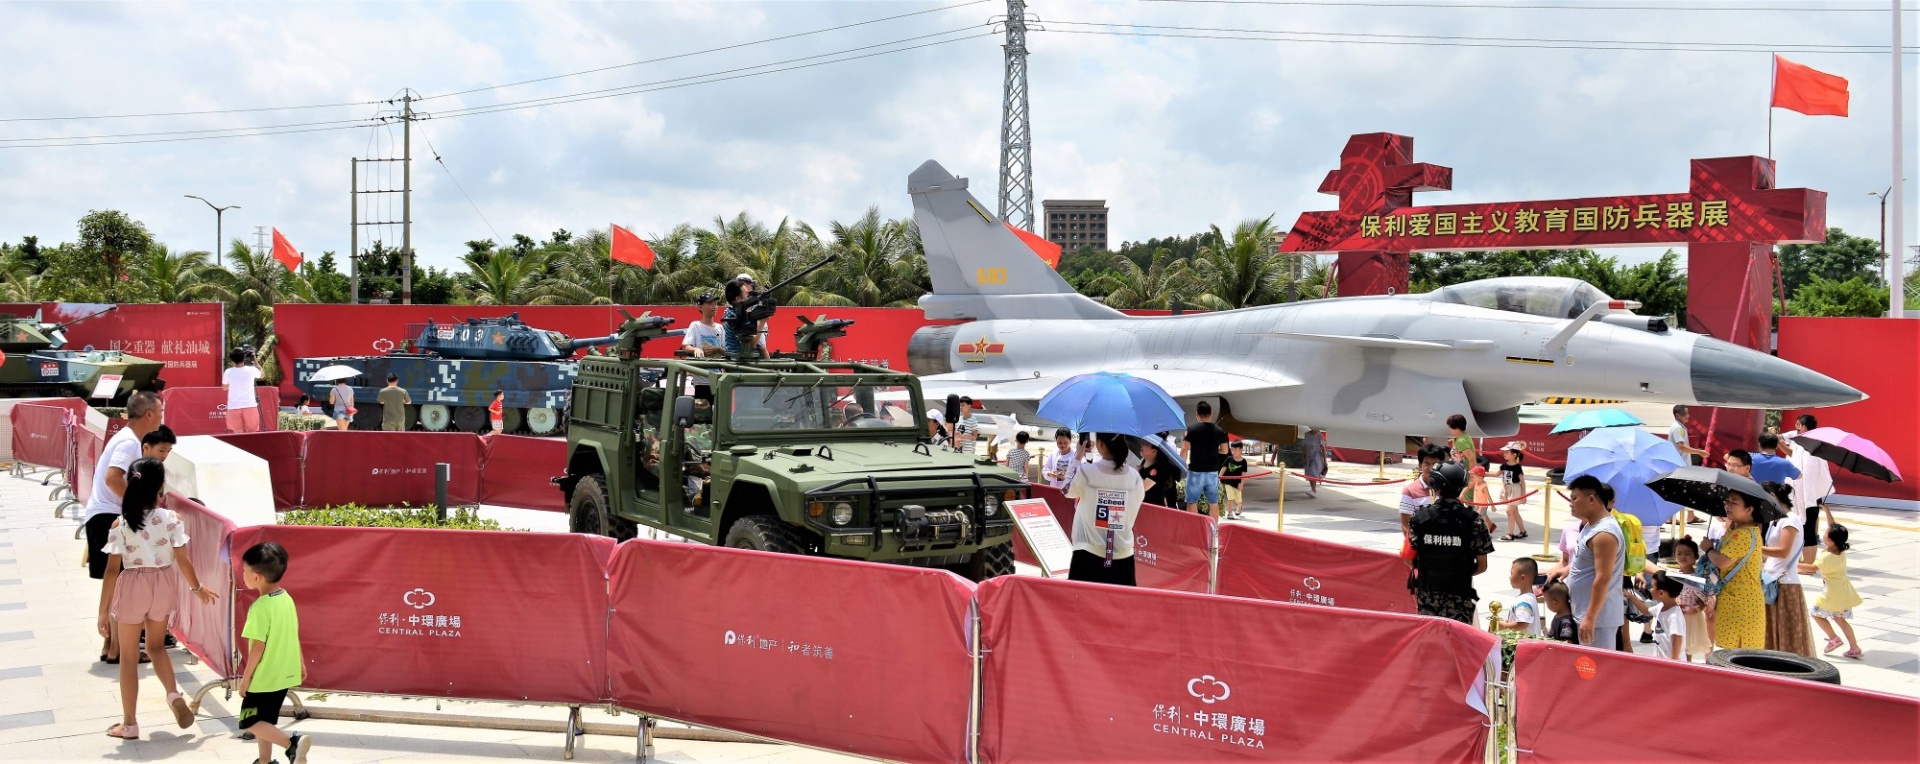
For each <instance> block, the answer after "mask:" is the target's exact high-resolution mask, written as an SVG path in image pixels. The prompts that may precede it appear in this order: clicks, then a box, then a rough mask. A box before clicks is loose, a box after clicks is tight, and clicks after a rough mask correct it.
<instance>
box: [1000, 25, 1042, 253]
mask: <svg viewBox="0 0 1920 764" xmlns="http://www.w3.org/2000/svg"><path fill="white" fill-rule="evenodd" d="M1006 24H1007V42H1006V45H1004V46H1002V47H1004V48H1005V50H1006V54H1007V67H1006V68H1007V83H1006V91H1005V92H1006V96H1005V100H1004V101H1002V102H1001V105H1000V219H1001V220H1003V221H1006V222H1009V223H1012V224H1014V225H1016V226H1019V227H1021V228H1024V229H1026V230H1028V231H1032V230H1034V229H1033V129H1032V126H1031V125H1029V124H1028V120H1027V3H1026V0H1007V20H1006Z"/></svg>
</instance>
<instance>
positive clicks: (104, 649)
mask: <svg viewBox="0 0 1920 764" xmlns="http://www.w3.org/2000/svg"><path fill="white" fill-rule="evenodd" d="M164 417H165V412H164V411H162V407H161V405H160V396H159V395H157V394H154V393H150V392H145V391H142V392H137V393H134V394H133V395H132V396H131V397H129V398H128V399H127V426H126V427H122V428H120V431H119V432H116V433H114V434H113V437H111V438H108V439H107V445H106V447H105V448H103V449H101V451H100V462H99V464H98V466H96V467H94V469H93V490H92V491H91V492H89V493H88V495H87V509H86V514H85V516H84V520H83V522H84V523H85V524H86V536H87V575H88V576H89V577H91V578H93V579H94V580H96V581H101V580H104V579H105V578H106V575H107V553H106V552H103V551H100V550H101V548H102V547H105V546H106V545H107V531H108V530H109V529H111V528H112V527H113V522H114V521H115V520H118V519H120V497H121V496H122V495H124V494H125V493H126V492H127V468H128V467H129V466H131V465H132V464H133V462H134V460H136V459H139V458H140V440H141V439H142V438H145V437H147V433H150V432H153V431H154V430H156V429H159V427H160V421H161V419H162V418H164ZM103 585H104V584H103ZM118 656H119V650H118V649H117V647H116V646H115V644H114V640H113V638H112V636H111V635H109V636H108V638H107V641H106V642H105V643H103V644H102V646H101V648H100V660H103V661H105V660H109V659H111V660H114V661H116V662H117V661H118V660H119V658H118Z"/></svg>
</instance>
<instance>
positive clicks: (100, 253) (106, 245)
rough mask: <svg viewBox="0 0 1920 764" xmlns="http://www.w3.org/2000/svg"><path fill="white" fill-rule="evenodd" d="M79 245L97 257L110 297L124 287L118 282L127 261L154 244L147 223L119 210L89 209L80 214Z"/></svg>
mask: <svg viewBox="0 0 1920 764" xmlns="http://www.w3.org/2000/svg"><path fill="white" fill-rule="evenodd" d="M79 229H80V241H79V244H80V249H81V250H82V251H84V252H85V253H86V254H87V255H88V256H90V257H94V258H98V259H99V263H100V266H101V269H102V270H101V272H100V274H99V275H100V277H101V279H102V282H103V285H102V291H104V292H106V294H107V295H108V296H109V297H111V296H113V295H117V294H119V293H120V292H122V291H124V290H123V289H122V287H121V285H120V284H119V283H118V282H120V281H121V280H122V279H123V278H124V277H126V275H127V265H129V263H128V262H127V261H128V260H130V259H137V258H139V257H140V256H142V255H145V254H146V252H147V249H148V248H149V247H151V246H153V234H151V233H148V232H147V226H146V224H145V223H142V222H140V221H138V220H134V219H133V218H130V217H127V213H124V212H121V211H119V210H90V211H88V212H87V214H86V215H85V216H83V217H81V218H80V225H79Z"/></svg>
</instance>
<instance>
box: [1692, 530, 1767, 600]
mask: <svg viewBox="0 0 1920 764" xmlns="http://www.w3.org/2000/svg"><path fill="white" fill-rule="evenodd" d="M1759 545H1760V544H1759V542H1758V540H1756V541H1755V543H1754V544H1753V545H1751V546H1748V547H1747V553H1746V555H1744V556H1742V557H1741V558H1740V561H1739V562H1736V563H1734V564H1733V569H1732V570H1729V571H1727V574H1726V575H1724V576H1718V577H1715V576H1714V575H1713V574H1714V573H1715V571H1716V570H1717V569H1716V568H1715V567H1714V565H1713V561H1712V560H1710V559H1708V557H1707V555H1704V554H1703V555H1700V562H1699V564H1697V565H1695V566H1694V572H1695V573H1697V574H1699V576H1700V578H1702V579H1704V580H1705V583H1703V584H1701V586H1700V591H1701V593H1703V594H1705V595H1707V596H1708V597H1713V596H1716V595H1718V594H1720V590H1721V589H1722V588H1724V587H1725V586H1726V585H1727V582H1728V581H1731V580H1733V577H1734V576H1737V575H1740V569H1741V568H1743V567H1746V564H1747V560H1749V559H1751V558H1752V557H1753V547H1756V546H1759ZM1761 585H1762V586H1765V582H1764V581H1763V582H1762V584H1761Z"/></svg>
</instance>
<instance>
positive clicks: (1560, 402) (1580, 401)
mask: <svg viewBox="0 0 1920 764" xmlns="http://www.w3.org/2000/svg"><path fill="white" fill-rule="evenodd" d="M1540 402H1541V403H1546V404H1551V405H1555V406H1596V405H1602V404H1614V403H1626V401H1622V400H1615V399H1612V398H1563V397H1559V396H1550V397H1546V398H1541V399H1540Z"/></svg>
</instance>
